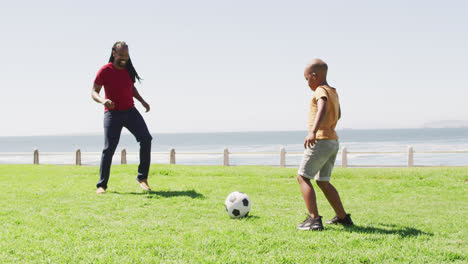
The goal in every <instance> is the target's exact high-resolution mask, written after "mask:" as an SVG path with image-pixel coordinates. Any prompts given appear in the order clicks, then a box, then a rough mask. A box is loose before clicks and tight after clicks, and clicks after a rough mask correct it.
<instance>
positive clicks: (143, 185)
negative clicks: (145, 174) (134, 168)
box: [138, 179, 151, 192]
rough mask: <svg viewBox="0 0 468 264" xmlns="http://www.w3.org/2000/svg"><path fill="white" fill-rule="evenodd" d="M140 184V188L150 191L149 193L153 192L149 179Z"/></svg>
mask: <svg viewBox="0 0 468 264" xmlns="http://www.w3.org/2000/svg"><path fill="white" fill-rule="evenodd" d="M138 182H139V183H140V187H141V188H142V189H143V190H145V191H148V192H150V191H151V188H150V187H149V185H148V180H147V179H144V180H141V181H138Z"/></svg>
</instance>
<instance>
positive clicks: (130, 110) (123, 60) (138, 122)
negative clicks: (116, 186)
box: [92, 41, 152, 194]
mask: <svg viewBox="0 0 468 264" xmlns="http://www.w3.org/2000/svg"><path fill="white" fill-rule="evenodd" d="M135 79H138V81H140V76H138V73H137V72H136V70H135V68H134V67H133V64H132V61H131V60H130V56H129V54H128V46H127V44H126V43H125V42H123V41H119V42H116V43H115V44H114V45H113V46H112V53H111V57H110V59H109V63H108V64H106V65H104V66H103V67H102V68H101V69H100V70H99V72H98V73H97V76H96V78H95V80H94V85H93V89H92V98H93V99H94V101H96V102H98V103H100V104H102V105H104V137H105V142H104V150H103V151H102V157H101V165H100V179H99V182H98V183H97V185H96V187H97V191H96V192H97V193H99V194H103V193H106V189H107V182H108V181H109V174H110V167H111V164H112V157H113V155H114V152H115V149H116V148H117V144H118V143H119V139H120V133H121V131H122V128H123V127H126V128H127V129H128V130H129V131H130V132H131V133H132V134H133V135H134V136H135V138H136V140H137V141H138V142H140V165H139V166H138V176H137V181H138V182H139V183H140V186H141V188H143V189H144V190H146V191H151V189H150V187H149V185H148V172H149V168H150V163H151V140H152V137H151V134H150V132H149V131H148V128H147V126H146V123H145V120H144V119H143V117H142V116H141V115H140V113H139V112H138V110H137V109H136V108H135V105H134V102H133V97H135V98H136V99H137V100H138V101H140V102H141V104H142V105H143V107H144V108H145V109H146V112H148V111H149V110H150V106H149V104H148V103H147V102H146V101H145V100H144V99H143V98H142V97H141V95H140V94H139V93H138V90H137V89H136V87H135V85H134V83H135ZM103 86H104V91H105V98H102V97H101V96H100V95H99V92H100V91H101V88H102V87H103Z"/></svg>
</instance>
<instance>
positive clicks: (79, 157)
mask: <svg viewBox="0 0 468 264" xmlns="http://www.w3.org/2000/svg"><path fill="white" fill-rule="evenodd" d="M75 161H76V162H75V164H76V165H78V166H81V150H80V149H77V150H76V158H75Z"/></svg>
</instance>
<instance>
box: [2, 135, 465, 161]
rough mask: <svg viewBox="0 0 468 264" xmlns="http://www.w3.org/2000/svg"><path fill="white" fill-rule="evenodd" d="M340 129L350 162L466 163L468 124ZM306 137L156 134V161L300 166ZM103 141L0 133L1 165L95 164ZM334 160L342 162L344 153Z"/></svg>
mask: <svg viewBox="0 0 468 264" xmlns="http://www.w3.org/2000/svg"><path fill="white" fill-rule="evenodd" d="M337 133H338V135H339V138H340V139H339V141H340V152H341V150H342V148H343V147H346V149H347V152H348V156H347V159H348V165H351V166H363V167H368V166H376V167H380V166H406V165H407V162H408V161H407V160H408V154H407V152H408V148H409V147H412V148H413V150H414V165H415V166H468V127H462V128H418V129H379V130H358V129H342V130H338V131H337ZM306 135H307V132H306V131H264V132H220V133H173V134H169V133H166V134H153V144H152V163H161V164H168V163H169V150H170V149H172V148H174V149H175V152H176V163H177V164H184V165H222V164H223V151H224V149H226V148H227V149H228V151H229V153H230V155H229V164H230V165H268V166H278V165H279V162H280V154H279V153H280V148H282V147H284V148H285V151H286V153H287V154H286V166H288V167H297V166H298V165H299V163H300V161H301V157H302V153H303V151H304V146H303V142H304V138H305V136H306ZM103 145H104V136H103V134H95V135H55V136H21V137H20V136H10V137H0V164H31V163H33V151H34V149H37V150H38V151H39V162H40V164H57V165H63V164H75V152H76V150H77V149H80V151H81V153H82V157H81V159H82V164H83V165H91V166H96V165H99V161H100V156H101V154H100V152H101V151H102V148H103ZM124 148H125V149H126V151H127V153H128V154H127V162H128V163H130V164H136V163H138V159H139V158H138V149H139V144H138V142H136V140H135V138H134V137H133V136H132V135H131V134H127V133H123V134H122V135H121V138H120V142H119V146H118V148H117V151H116V153H115V155H114V160H113V163H114V164H119V163H120V153H121V150H122V149H124ZM362 152H365V153H362ZM369 152H372V153H369ZM389 152H390V153H389ZM393 152H396V153H393ZM441 152H442V153H441ZM446 152H449V153H446ZM335 164H336V165H337V166H340V165H341V155H340V154H339V155H338V157H337V160H336V163H335Z"/></svg>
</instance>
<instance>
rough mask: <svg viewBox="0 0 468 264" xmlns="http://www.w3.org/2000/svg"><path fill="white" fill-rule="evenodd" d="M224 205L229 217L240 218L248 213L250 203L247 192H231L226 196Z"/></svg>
mask: <svg viewBox="0 0 468 264" xmlns="http://www.w3.org/2000/svg"><path fill="white" fill-rule="evenodd" d="M224 205H225V206H226V211H227V212H228V214H229V216H230V217H232V218H241V217H244V216H247V215H248V214H249V212H250V205H251V203H250V199H249V196H247V194H245V193H243V192H232V193H230V194H229V195H228V197H227V198H226V202H225V203H224Z"/></svg>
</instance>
